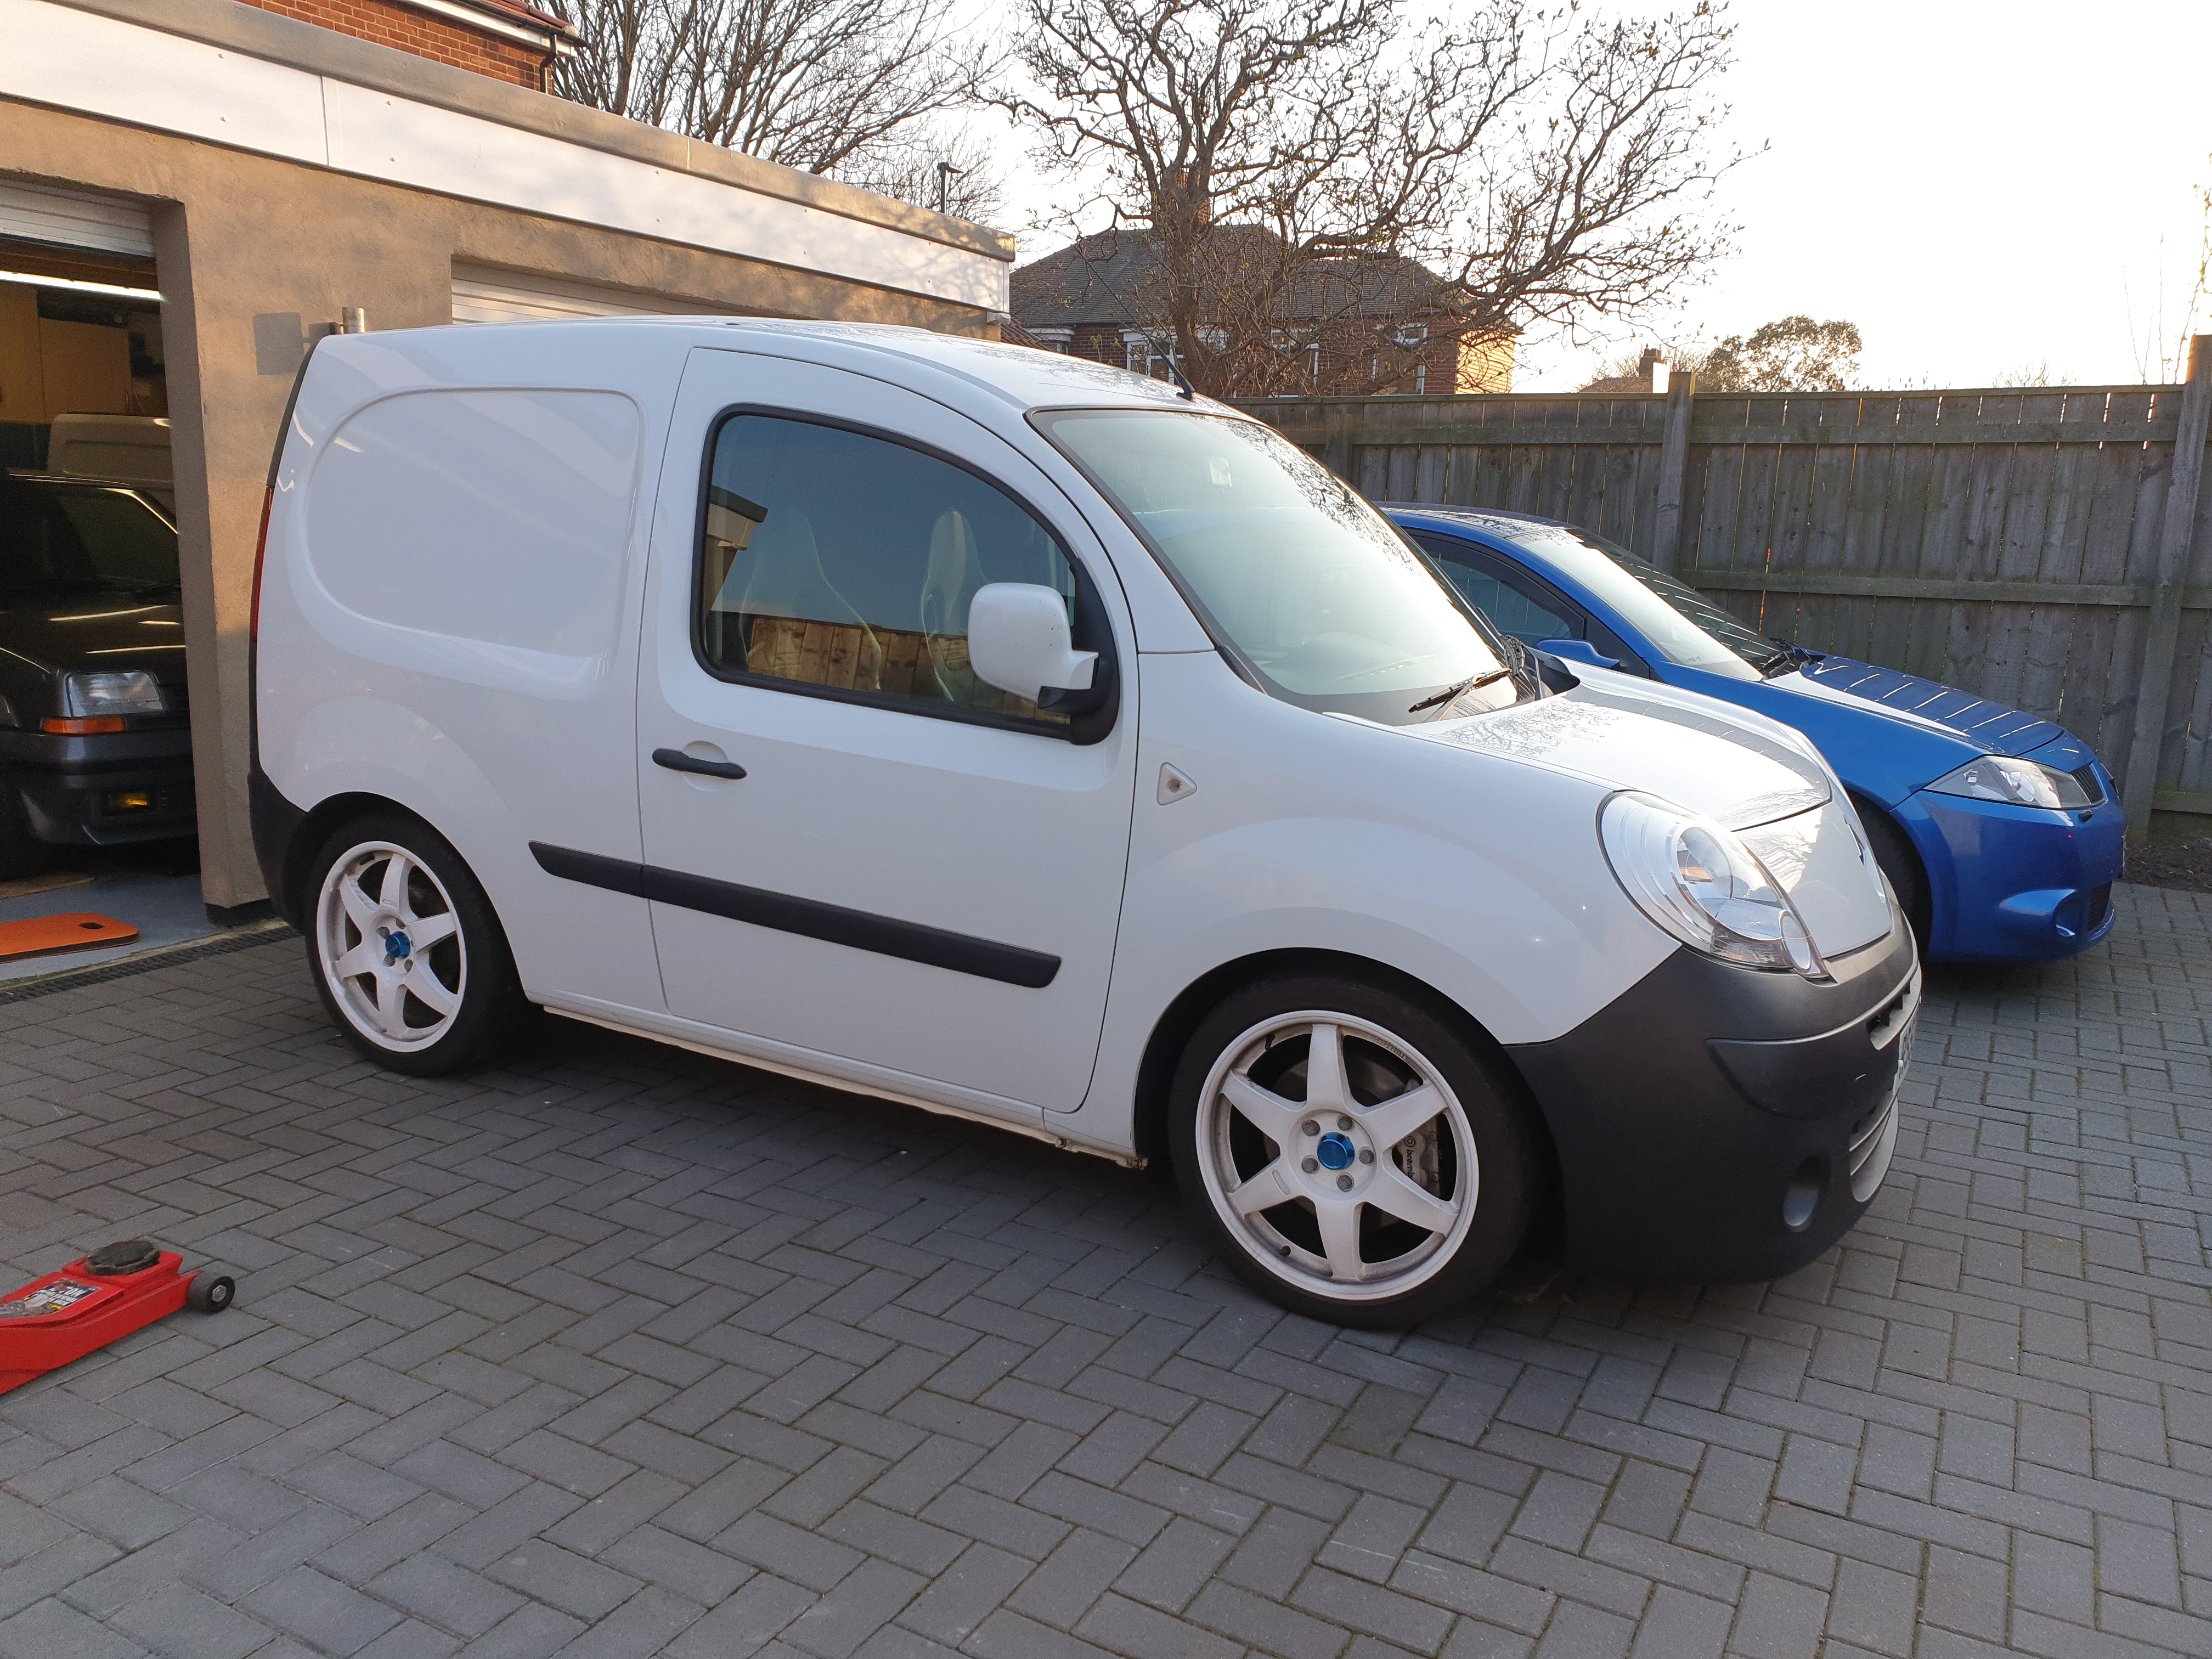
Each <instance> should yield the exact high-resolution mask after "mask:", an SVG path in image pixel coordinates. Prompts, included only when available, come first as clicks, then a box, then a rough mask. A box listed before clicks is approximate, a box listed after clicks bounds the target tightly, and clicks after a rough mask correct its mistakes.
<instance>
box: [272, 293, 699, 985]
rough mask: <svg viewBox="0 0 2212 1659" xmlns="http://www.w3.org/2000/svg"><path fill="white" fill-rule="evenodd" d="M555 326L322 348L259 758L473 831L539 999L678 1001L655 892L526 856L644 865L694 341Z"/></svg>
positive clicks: (282, 527)
mask: <svg viewBox="0 0 2212 1659" xmlns="http://www.w3.org/2000/svg"><path fill="white" fill-rule="evenodd" d="M549 332H550V331H549V330H548V329H546V328H545V327H544V326H540V325H490V326H484V327H476V328H467V329H459V328H457V329H453V330H449V331H438V332H437V333H435V334H431V333H428V332H427V331H425V332H416V333H410V334H407V335H404V336H391V337H380V336H376V335H363V336H340V337H333V338H331V339H329V340H326V341H325V342H323V343H322V344H321V345H320V346H319V348H318V349H317V350H316V352H315V355H314V357H313V360H312V362H311V363H310V366H309V369H308V373H307V380H306V382H305V383H304V384H303V385H302V386H301V393H300V398H299V402H298V404H297V407H296V410H295V416H294V421H293V424H292V427H291V428H290V429H289V432H288V434H287V435H286V441H285V444H284V448H283V455H282V458H281V460H280V463H279V466H278V471H277V477H276V493H275V497H274V500H273V501H272V504H271V507H270V526H269V543H268V550H267V554H266V556H265V560H264V568H263V573H262V590H261V611H260V635H259V644H258V672H257V677H256V684H255V696H256V715H257V719H258V729H259V753H260V759H261V763H262V766H263V769H264V770H265V771H266V772H267V774H268V775H269V778H270V781H271V782H272V783H274V784H275V785H276V787H277V789H278V790H279V791H280V792H281V793H283V795H284V796H285V797H286V799H289V800H290V801H291V802H293V804H294V805H297V806H300V807H301V808H304V809H312V808H313V807H314V806H315V805H318V804H319V803H320V802H323V801H325V800H328V799H331V797H333V796H336V795H339V794H346V793H367V794H372V795H379V796H382V797H385V798H386V799H390V800H392V801H394V802H396V803H397V804H398V805H400V806H402V807H404V808H405V809H406V810H407V811H410V812H413V813H415V814H416V815H417V816H418V817H422V819H423V820H424V821H425V822H427V823H428V824H429V825H430V826H431V827H432V828H433V829H436V830H437V831H438V833H439V834H441V835H442V836H445V837H446V838H447V840H448V841H450V842H453V846H454V847H455V848H456V849H457V850H458V851H459V853H460V854H461V856H462V857H463V858H464V859H465V860H467V862H468V864H469V866H470V868H471V870H472V871H474V872H475V873H476V875H477V878H478V879H479V880H480V881H481V882H483V885H484V888H485V890H486V891H487V892H488V893H489V895H490V896H491V899H492V902H493V904H494V905H495V907H496V908H497V909H498V912H499V915H500V918H501V921H502V922H503V923H504V924H505V925H506V927H507V935H508V938H509V940H510V941H511V943H512V944H513V947H514V955H515V960H516V963H517V966H518V967H519V969H520V971H521V975H522V980H523V983H524V986H525V987H526V989H527V990H528V992H529V993H530V994H532V996H533V997H543V996H545V995H547V994H554V993H556V992H562V991H568V992H575V993H580V994H586V995H591V996H596V997H601V998H605V999H606V1000H610V1001H615V1002H620V1003H623V1004H626V1005H629V1006H636V1007H645V1008H658V1007H659V1006H661V1005H662V997H661V993H660V980H659V969H658V967H657V965H656V962H655V958H654V954H653V937H652V932H651V926H650V922H649V921H648V919H647V911H646V907H645V905H644V903H643V902H642V901H641V900H637V899H635V898H630V897H628V896H623V895H621V894H616V893H608V892H604V891H601V890H598V889H593V888H586V887H580V886H578V885H576V884H573V883H568V882H562V881H559V880H557V879H556V878H553V877H551V876H548V875H546V874H545V873H544V872H543V871H541V870H539V869H538V866H537V864H536V862H535V861H534V860H532V857H531V854H530V850H529V843H530V842H532V841H533V840H536V841H549V842H556V843H558V844H560V845H562V846H565V847H572V848H580V849H583V850H586V851H590V852H594V853H601V854H606V855H607V856H610V857H613V858H620V859H629V860H635V859H637V858H638V857H640V856H641V844H640V836H639V829H638V817H637V783H636V770H635V744H636V723H635V700H636V683H637V647H638V635H639V618H640V614H641V603H642V593H643V587H644V578H645V562H646V553H647V522H648V520H649V518H650V515H651V508H652V505H653V503H652V501H651V499H650V491H651V489H652V481H653V479H654V478H656V477H658V476H659V466H660V454H661V448H662V445H663V443H664V442H665V435H666V432H667V429H668V421H669V412H670V408H671V401H672V398H673V393H674V389H675V385H676V381H677V379H678V375H679V374H680V373H681V370H682V365H683V360H684V353H685V351H686V350H687V349H688V348H689V346H690V343H691V339H690V331H689V330H685V329H638V330H635V331H629V330H624V331H590V332H578V333H568V334H564V335H563V336H562V337H560V338H559V339H558V340H557V342H556V341H555V340H551V339H549V338H548V337H547V336H548V334H549ZM556 364H557V365H558V370H557V376H556V375H553V374H549V373H547V372H546V370H545V368H544V367H542V366H545V365H556ZM310 899H311V901H312V895H311V896H310Z"/></svg>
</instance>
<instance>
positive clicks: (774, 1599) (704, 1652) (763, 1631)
mask: <svg viewBox="0 0 2212 1659" xmlns="http://www.w3.org/2000/svg"><path fill="white" fill-rule="evenodd" d="M814 1601H815V1597H814V1595H813V1593H812V1592H811V1591H809V1590H805V1589H801V1588H800V1587H799V1586H798V1585H797V1584H793V1583H787V1582H786V1581H785V1580H783V1579H781V1578H778V1577H775V1576H774V1575H773V1574H770V1573H762V1574H760V1575H759V1576H758V1577H754V1578H751V1579H749V1580H748V1581H747V1582H746V1583H745V1584H744V1588H742V1589H739V1590H738V1592H737V1594H736V1595H732V1596H731V1597H730V1598H729V1600H728V1601H725V1602H723V1603H722V1604H721V1606H720V1607H716V1608H715V1609H714V1611H713V1612H712V1613H708V1615H707V1616H706V1617H705V1618H704V1619H702V1620H699V1622H698V1623H697V1624H696V1625H693V1626H691V1627H690V1629H689V1630H687V1631H685V1632H684V1633H683V1634H682V1635H680V1636H678V1638H676V1639H675V1640H674V1641H672V1642H671V1643H670V1644H668V1650H667V1651H668V1655H669V1659H739V1656H742V1655H746V1654H751V1653H757V1652H758V1651H759V1650H761V1649H762V1648H763V1647H764V1646H765V1645H766V1644H768V1643H769V1641H770V1640H771V1639H772V1638H775V1636H776V1635H777V1634H778V1633H779V1632H781V1631H783V1630H785V1629H787V1627H788V1626H790V1624H791V1622H792V1621H793V1620H795V1619H797V1618H798V1617H799V1615H800V1614H801V1613H805V1611H806V1609H807V1608H809V1607H811V1606H813V1605H814Z"/></svg>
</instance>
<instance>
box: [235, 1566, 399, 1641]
mask: <svg viewBox="0 0 2212 1659" xmlns="http://www.w3.org/2000/svg"><path fill="white" fill-rule="evenodd" d="M239 1605H240V1607H242V1608H244V1609H245V1610H246V1612H248V1613H252V1615H253V1616H254V1617H255V1618H257V1619H259V1620H264V1622H266V1623H268V1624H270V1625H274V1626H276V1628H278V1629H279V1630H284V1631H289V1632H291V1633H292V1634H293V1635H295V1636H296V1637H298V1638H300V1639H301V1641H303V1642H306V1643H307V1644H308V1645H309V1646H310V1647H313V1648H318V1649H320V1650H322V1651H323V1652H325V1653H333V1654H338V1655H342V1656H343V1655H350V1654H354V1653H358V1652H359V1651H360V1650H362V1649H363V1648H365V1647H367V1646H368V1644H370V1643H371V1642H373V1641H374V1640H375V1639H376V1638H378V1637H380V1636H381V1635H383V1634H384V1632H386V1631H388V1630H390V1629H391V1628H392V1626H394V1625H397V1624H398V1622H399V1615H398V1613H394V1612H392V1609H391V1608H389V1607H384V1606H381V1605H380V1604H379V1603H377V1602H375V1601H371V1600H369V1599H368V1597H367V1596H365V1595H361V1594H359V1593H358V1592H356V1591H354V1590H351V1589H347V1588H346V1587H345V1586H344V1585H343V1584H342V1583H339V1582H338V1581H337V1579H335V1578H327V1577H324V1576H323V1575H322V1574H321V1573H319V1572H317V1571H314V1570H313V1568H311V1567H295V1568H293V1569H292V1571H289V1572H288V1573H285V1574H283V1576H282V1577H277V1578H274V1579H271V1580H270V1582H269V1583H266V1584H264V1585H263V1586H262V1587H261V1588H260V1589H258V1590H255V1591H254V1592H253V1593H252V1595H248V1596H247V1597H246V1598H245V1600H243V1601H240V1603H239Z"/></svg>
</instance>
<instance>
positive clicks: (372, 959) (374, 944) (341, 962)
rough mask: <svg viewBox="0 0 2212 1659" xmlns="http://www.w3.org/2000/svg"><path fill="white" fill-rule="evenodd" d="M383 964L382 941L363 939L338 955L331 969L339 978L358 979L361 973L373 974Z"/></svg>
mask: <svg viewBox="0 0 2212 1659" xmlns="http://www.w3.org/2000/svg"><path fill="white" fill-rule="evenodd" d="M383 965H384V941H383V940H381V939H363V940H362V942H361V943H360V944H358V945H355V946H354V947H353V949H352V950H350V951H347V952H346V953H345V954H344V955H343V956H342V957H339V958H338V959H337V962H336V963H334V964H332V966H331V972H332V973H334V974H336V975H337V976H338V977H339V978H340V979H358V978H360V977H361V975H363V974H373V973H374V972H375V971H376V970H377V969H379V968H381V967H382V966H383Z"/></svg>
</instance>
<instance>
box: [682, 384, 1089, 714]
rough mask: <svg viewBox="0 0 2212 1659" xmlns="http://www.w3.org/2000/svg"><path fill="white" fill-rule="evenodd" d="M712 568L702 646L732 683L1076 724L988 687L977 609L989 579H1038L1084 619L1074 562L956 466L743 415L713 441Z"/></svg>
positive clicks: (882, 443)
mask: <svg viewBox="0 0 2212 1659" xmlns="http://www.w3.org/2000/svg"><path fill="white" fill-rule="evenodd" d="M699 566H700V570H699V585H698V590H697V599H696V605H697V607H698V617H699V630H698V637H699V645H700V650H701V652H702V655H703V656H704V658H705V659H706V661H707V664H708V666H709V667H710V668H711V669H713V670H714V671H715V672H717V673H719V674H722V675H724V676H726V677H730V678H738V677H743V678H747V679H752V678H764V679H769V680H781V681H786V682H795V683H797V684H801V685H808V686H819V687H823V688H825V689H828V690H834V691H842V692H846V693H848V694H852V695H854V696H857V697H859V698H860V699H863V700H866V701H868V702H878V701H879V702H884V703H887V704H890V705H891V706H893V707H896V708H908V709H912V710H914V711H915V712H917V713H923V712H930V711H936V712H941V713H953V712H955V711H958V712H961V713H965V714H971V715H972V714H984V715H998V716H1000V717H1003V718H1007V719H1012V720H1019V721H1022V722H1024V723H1025V724H1033V725H1037V726H1046V727H1050V728H1053V729H1055V730H1064V729H1065V728H1066V725H1067V720H1068V717H1067V716H1066V714H1055V713H1054V712H1053V711H1051V710H1040V709H1039V708H1037V706H1036V704H1035V703H1033V702H1027V701H1025V700H1024V699H1023V698H1020V697H1017V696H1014V695H1013V694H1012V693H1011V692H1006V691H1001V690H999V689H998V688H997V687H995V686H992V685H987V684H984V683H983V682H982V681H981V680H979V679H977V678H975V671H973V670H972V669H971V668H969V665H968V605H969V601H970V600H971V599H974V598H975V590H976V589H977V588H979V587H981V586H983V585H984V584H985V583H986V582H1033V583H1036V584H1038V585H1040V586H1046V587H1050V588H1054V589H1056V590H1057V591H1058V592H1060V594H1061V595H1062V597H1063V598H1065V599H1066V600H1067V601H1068V603H1069V605H1070V611H1071V614H1073V605H1074V598H1075V592H1076V588H1075V580H1076V578H1075V567H1074V563H1073V561H1072V560H1071V559H1070V558H1069V557H1068V555H1067V551H1066V549H1064V548H1063V547H1061V546H1060V543H1059V541H1058V540H1057V539H1056V538H1054V536H1053V534H1052V532H1049V531H1048V530H1047V529H1046V528H1045V527H1044V526H1042V525H1041V524H1039V523H1038V522H1037V520H1036V519H1034V518H1032V517H1031V516H1030V513H1029V512H1028V511H1027V509H1025V508H1024V507H1021V506H1020V505H1018V503H1017V502H1016V501H1014V500H1013V499H1012V497H1010V496H1008V495H1006V494H1004V493H1003V492H1002V491H1000V490H999V489H996V488H995V487H994V486H993V485H991V484H989V483H986V482H984V480H983V479H981V477H977V476H976V475H975V473H972V472H969V471H966V470H964V469H963V468H961V467H958V466H955V465H952V464H951V462H949V461H945V460H940V459H938V458H937V457H935V456H933V455H930V454H927V453H924V452H923V451H921V450H918V449H914V448H910V447H908V446H907V445H904V444H900V443H893V442H890V441H888V440H885V439H882V438H877V437H872V436H869V435H866V434H865V433H860V432H852V431H848V430H847V429H845V428H842V427H835V426H823V425H819V424H817V423H816V422H811V421H803V420H793V419H787V418H784V417H781V416H769V415H749V414H748V415H733V416H730V417H729V418H728V419H727V420H726V421H724V422H722V425H721V428H720V431H719V432H718V433H717V434H716V435H715V439H714V459H713V462H712V464H711V465H710V466H709V468H708V484H707V501H706V511H705V522H704V526H703V528H702V538H701V544H700V549H699Z"/></svg>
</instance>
